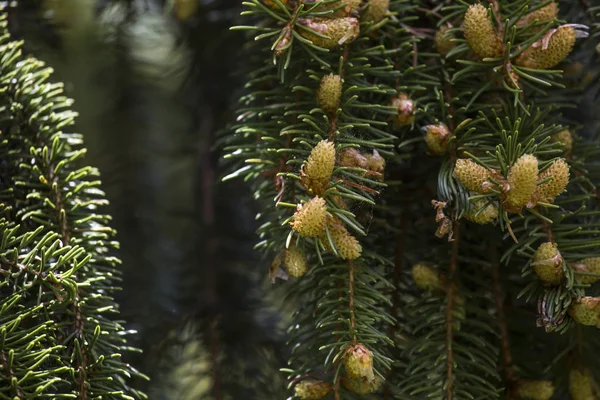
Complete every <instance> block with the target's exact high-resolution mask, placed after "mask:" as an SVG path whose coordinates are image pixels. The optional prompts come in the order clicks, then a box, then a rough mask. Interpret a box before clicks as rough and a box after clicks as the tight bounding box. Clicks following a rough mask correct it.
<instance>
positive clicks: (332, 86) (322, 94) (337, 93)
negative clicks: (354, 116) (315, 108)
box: [317, 74, 342, 114]
mask: <svg viewBox="0 0 600 400" xmlns="http://www.w3.org/2000/svg"><path fill="white" fill-rule="evenodd" d="M341 97H342V78H341V77H340V76H339V75H334V74H329V75H325V76H323V78H321V83H320V84H319V90H318V91H317V100H318V102H319V105H320V106H321V107H322V108H323V110H325V111H327V112H328V113H330V114H333V113H335V112H336V111H337V109H338V108H339V106H340V98H341Z"/></svg>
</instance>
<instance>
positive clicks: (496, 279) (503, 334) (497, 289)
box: [492, 247, 516, 400]
mask: <svg viewBox="0 0 600 400" xmlns="http://www.w3.org/2000/svg"><path fill="white" fill-rule="evenodd" d="M492 251H493V253H494V254H496V252H497V250H496V248H495V247H494V248H493V249H492ZM495 258H496V259H497V258H498V257H495ZM492 281H493V286H494V300H495V303H496V312H497V313H498V328H499V329H500V342H501V346H502V361H503V364H504V378H505V380H506V385H507V388H506V396H507V400H510V399H513V398H514V390H515V387H514V383H515V381H516V379H515V373H514V368H513V358H512V354H511V352H510V342H509V339H508V326H507V324H506V314H505V313H504V293H503V290H502V282H501V280H500V263H499V262H495V263H494V266H493V267H492Z"/></svg>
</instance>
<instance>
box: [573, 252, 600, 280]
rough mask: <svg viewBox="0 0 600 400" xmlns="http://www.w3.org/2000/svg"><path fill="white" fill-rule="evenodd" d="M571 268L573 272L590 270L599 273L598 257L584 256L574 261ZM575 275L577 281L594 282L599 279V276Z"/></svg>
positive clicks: (599, 261)
mask: <svg viewBox="0 0 600 400" xmlns="http://www.w3.org/2000/svg"><path fill="white" fill-rule="evenodd" d="M573 269H574V270H575V272H577V271H579V272H591V273H593V274H599V275H600V257H592V258H584V259H583V260H581V261H579V262H577V263H575V265H574V266H573ZM576 275H577V277H578V278H579V281H580V282H581V283H585V284H588V283H589V284H591V283H595V282H597V281H599V280H600V276H591V275H578V274H576Z"/></svg>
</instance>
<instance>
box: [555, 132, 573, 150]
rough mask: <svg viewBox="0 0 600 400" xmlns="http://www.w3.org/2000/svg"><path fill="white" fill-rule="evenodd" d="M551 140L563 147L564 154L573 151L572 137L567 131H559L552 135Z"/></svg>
mask: <svg viewBox="0 0 600 400" xmlns="http://www.w3.org/2000/svg"><path fill="white" fill-rule="evenodd" d="M551 140H552V141H553V142H554V143H560V144H562V146H563V149H564V151H565V154H569V153H570V152H571V150H573V136H572V135H571V132H570V131H569V130H568V129H565V130H563V131H560V132H558V133H556V134H554V135H552V138H551Z"/></svg>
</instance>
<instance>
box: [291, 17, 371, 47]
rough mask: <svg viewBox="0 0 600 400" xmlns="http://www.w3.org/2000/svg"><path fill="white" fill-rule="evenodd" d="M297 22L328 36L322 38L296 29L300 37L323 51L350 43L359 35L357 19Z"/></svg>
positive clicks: (307, 19)
mask: <svg viewBox="0 0 600 400" xmlns="http://www.w3.org/2000/svg"><path fill="white" fill-rule="evenodd" d="M298 22H299V23H300V24H302V25H304V26H306V27H307V28H309V29H311V30H313V31H315V32H318V33H319V34H321V35H325V36H328V37H327V38H322V37H319V36H317V35H315V34H314V33H312V32H309V31H307V30H305V29H302V28H300V29H298V33H300V35H302V36H303V37H304V38H306V39H308V40H310V41H311V42H313V44H314V45H315V46H319V47H322V48H324V49H333V48H336V47H338V46H342V45H344V44H347V43H350V42H352V41H353V40H354V39H356V38H357V37H358V34H359V33H360V27H359V23H358V19H356V18H350V17H346V18H333V19H328V18H304V19H300V20H298Z"/></svg>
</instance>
